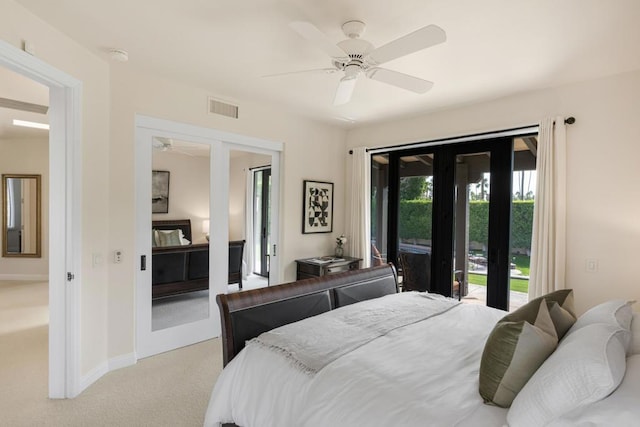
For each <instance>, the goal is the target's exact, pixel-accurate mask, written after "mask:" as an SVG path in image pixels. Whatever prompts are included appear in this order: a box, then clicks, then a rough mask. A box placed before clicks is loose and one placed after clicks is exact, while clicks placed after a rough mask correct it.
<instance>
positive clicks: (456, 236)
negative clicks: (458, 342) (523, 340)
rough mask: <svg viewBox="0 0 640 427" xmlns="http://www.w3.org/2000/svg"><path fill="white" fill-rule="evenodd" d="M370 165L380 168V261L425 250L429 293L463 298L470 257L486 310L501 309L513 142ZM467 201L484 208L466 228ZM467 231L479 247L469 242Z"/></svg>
mask: <svg viewBox="0 0 640 427" xmlns="http://www.w3.org/2000/svg"><path fill="white" fill-rule="evenodd" d="M378 157H380V156H378ZM385 161H388V164H386V165H384V162H385ZM378 166H383V167H388V194H387V197H388V200H387V203H388V215H387V221H386V228H387V230H386V233H385V234H386V236H387V238H386V239H385V240H386V248H385V249H386V259H387V260H389V261H392V262H394V263H395V265H399V264H398V258H399V254H400V252H403V251H404V252H418V253H419V252H425V253H429V254H430V259H431V284H430V291H431V292H435V293H439V294H442V295H445V296H453V294H454V291H455V292H456V293H462V295H465V294H466V291H467V282H466V280H465V277H466V276H467V274H468V272H469V265H470V262H471V261H470V260H473V262H474V263H475V264H474V265H481V266H482V269H483V270H482V271H483V274H486V305H488V306H491V307H496V308H500V309H504V310H507V309H508V307H509V271H510V245H509V238H510V224H511V199H512V196H511V189H512V171H513V138H511V137H504V138H495V139H490V140H483V141H475V142H466V143H458V144H448V145H441V146H429V147H422V148H415V149H408V150H400V151H391V152H389V153H388V155H384V159H382V160H381V162H380V163H379V164H378ZM378 193H380V190H379V189H378ZM411 198H414V199H412V200H409V199H411ZM415 199H420V200H415ZM473 202H483V204H484V207H488V208H487V209H486V218H484V220H483V221H480V223H474V224H470V223H469V205H470V203H473ZM378 204H380V203H378ZM378 217H380V218H381V217H382V215H377V216H376V218H378ZM476 222H478V221H476ZM378 224H380V222H378ZM478 227H480V228H482V229H480V230H478ZM378 228H381V227H378ZM470 229H473V231H474V235H481V236H483V237H482V238H481V239H479V238H476V239H475V240H481V242H477V241H473V242H470V241H469V231H470ZM378 234H380V233H379V232H378ZM377 240H378V241H380V242H381V241H382V239H381V238H380V237H378V238H377Z"/></svg>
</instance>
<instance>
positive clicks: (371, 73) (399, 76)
mask: <svg viewBox="0 0 640 427" xmlns="http://www.w3.org/2000/svg"><path fill="white" fill-rule="evenodd" d="M367 77H369V78H370V79H373V80H377V81H379V82H382V83H387V84H390V85H393V86H397V87H399V88H402V89H406V90H409V91H411V92H415V93H425V92H427V91H428V90H429V89H431V88H432V87H433V82H430V81H428V80H423V79H420V78H418V77H414V76H410V75H408V74H403V73H399V72H397V71H393V70H387V69H386V68H371V69H369V70H368V71H367Z"/></svg>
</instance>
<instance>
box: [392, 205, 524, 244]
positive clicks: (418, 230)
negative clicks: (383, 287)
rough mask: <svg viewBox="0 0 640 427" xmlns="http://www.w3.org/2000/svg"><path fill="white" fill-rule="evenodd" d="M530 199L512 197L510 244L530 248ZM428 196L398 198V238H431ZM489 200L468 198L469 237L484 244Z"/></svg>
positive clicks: (430, 208) (487, 226)
mask: <svg viewBox="0 0 640 427" xmlns="http://www.w3.org/2000/svg"><path fill="white" fill-rule="evenodd" d="M533 202H534V201H533V200H514V201H513V204H512V210H511V247H512V248H531V227H532V224H533ZM431 212H432V203H431V200H404V201H401V202H400V223H399V224H398V226H399V227H398V228H399V234H400V238H401V239H403V240H412V239H426V240H431ZM488 221H489V202H486V201H471V202H469V241H470V242H477V243H482V244H486V243H487V233H488V230H489V222H488Z"/></svg>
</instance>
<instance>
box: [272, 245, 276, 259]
mask: <svg viewBox="0 0 640 427" xmlns="http://www.w3.org/2000/svg"><path fill="white" fill-rule="evenodd" d="M271 256H276V245H273V253H272V254H271Z"/></svg>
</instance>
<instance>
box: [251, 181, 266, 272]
mask: <svg viewBox="0 0 640 427" xmlns="http://www.w3.org/2000/svg"><path fill="white" fill-rule="evenodd" d="M263 176H264V174H263V173H262V171H261V170H258V171H254V172H253V272H254V273H256V274H259V273H260V272H261V271H262V236H263V233H264V229H263V227H264V226H263V219H262V203H263V201H262V185H263V183H262V177H263Z"/></svg>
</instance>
